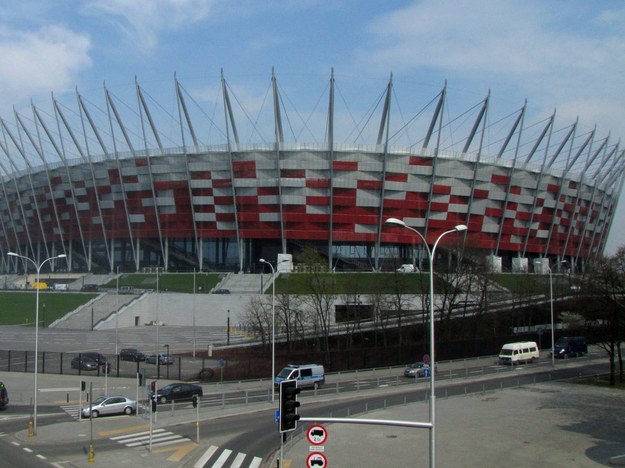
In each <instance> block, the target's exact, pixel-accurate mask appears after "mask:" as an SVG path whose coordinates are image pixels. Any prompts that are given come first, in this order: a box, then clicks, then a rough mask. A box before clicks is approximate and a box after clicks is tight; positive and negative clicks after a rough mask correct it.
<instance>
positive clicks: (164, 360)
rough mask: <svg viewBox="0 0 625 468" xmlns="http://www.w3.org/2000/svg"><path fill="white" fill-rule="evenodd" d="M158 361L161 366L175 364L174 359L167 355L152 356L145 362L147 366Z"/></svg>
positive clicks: (147, 357)
mask: <svg viewBox="0 0 625 468" xmlns="http://www.w3.org/2000/svg"><path fill="white" fill-rule="evenodd" d="M157 359H158V362H159V363H160V365H161V366H169V365H170V364H173V363H174V358H173V357H171V356H170V355H169V354H167V353H158V354H150V355H149V356H146V358H145V362H146V364H156V361H157Z"/></svg>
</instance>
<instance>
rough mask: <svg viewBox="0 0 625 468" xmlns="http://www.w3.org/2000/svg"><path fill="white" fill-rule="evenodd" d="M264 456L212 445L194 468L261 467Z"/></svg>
mask: <svg viewBox="0 0 625 468" xmlns="http://www.w3.org/2000/svg"><path fill="white" fill-rule="evenodd" d="M262 461H263V460H262V458H260V457H254V456H252V455H248V454H246V453H243V452H238V453H233V452H232V450H229V449H220V448H219V447H217V446H216V445H211V446H210V447H209V448H208V449H207V450H206V451H205V452H204V453H203V454H202V456H201V457H200V458H199V459H198V460H197V461H196V462H195V464H194V465H193V468H222V467H224V466H227V467H230V468H243V467H245V468H259V467H260V464H261V463H262Z"/></svg>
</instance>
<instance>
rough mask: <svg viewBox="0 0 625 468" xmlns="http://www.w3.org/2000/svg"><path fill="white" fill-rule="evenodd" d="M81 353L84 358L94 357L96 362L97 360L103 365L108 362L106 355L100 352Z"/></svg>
mask: <svg viewBox="0 0 625 468" xmlns="http://www.w3.org/2000/svg"><path fill="white" fill-rule="evenodd" d="M80 355H81V356H82V357H83V358H89V359H93V360H94V361H95V362H97V363H98V364H99V365H101V366H102V365H105V364H107V363H108V359H107V358H106V356H104V355H102V354H100V353H96V352H92V351H87V352H86V353H81V354H80Z"/></svg>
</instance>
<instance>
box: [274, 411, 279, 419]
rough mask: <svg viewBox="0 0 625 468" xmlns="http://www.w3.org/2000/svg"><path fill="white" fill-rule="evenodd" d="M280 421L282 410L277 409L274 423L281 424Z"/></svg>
mask: <svg viewBox="0 0 625 468" xmlns="http://www.w3.org/2000/svg"><path fill="white" fill-rule="evenodd" d="M279 421H280V410H279V409H277V410H276V415H275V417H274V422H279Z"/></svg>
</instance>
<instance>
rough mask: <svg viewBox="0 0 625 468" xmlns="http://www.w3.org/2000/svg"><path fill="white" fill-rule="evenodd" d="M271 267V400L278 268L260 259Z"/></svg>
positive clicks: (272, 400) (274, 372)
mask: <svg viewBox="0 0 625 468" xmlns="http://www.w3.org/2000/svg"><path fill="white" fill-rule="evenodd" d="M258 261H259V262H260V263H265V264H267V265H269V268H271V402H272V403H273V402H274V399H275V393H276V390H275V385H274V384H273V379H274V378H275V376H276V270H275V269H274V268H273V265H272V264H271V263H269V262H268V261H267V260H265V259H264V258H261V259H260V260H258Z"/></svg>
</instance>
